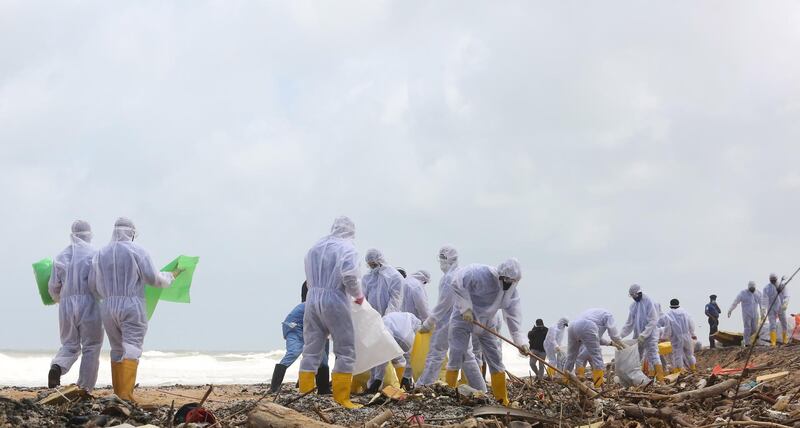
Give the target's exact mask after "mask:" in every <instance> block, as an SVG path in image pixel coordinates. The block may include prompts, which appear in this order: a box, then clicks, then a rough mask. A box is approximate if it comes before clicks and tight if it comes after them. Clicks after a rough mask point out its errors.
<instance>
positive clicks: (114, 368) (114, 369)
mask: <svg viewBox="0 0 800 428" xmlns="http://www.w3.org/2000/svg"><path fill="white" fill-rule="evenodd" d="M121 366H122V363H118V362H114V361H112V362H111V387H112V388H113V389H114V394H116V395H117V397H119V391H120V389H119V386H120V384H119V369H120V367H121Z"/></svg>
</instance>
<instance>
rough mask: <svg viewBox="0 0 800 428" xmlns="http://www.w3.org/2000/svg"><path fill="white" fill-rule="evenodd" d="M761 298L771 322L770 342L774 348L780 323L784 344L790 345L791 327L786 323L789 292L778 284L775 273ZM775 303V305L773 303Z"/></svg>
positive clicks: (782, 285)
mask: <svg viewBox="0 0 800 428" xmlns="http://www.w3.org/2000/svg"><path fill="white" fill-rule="evenodd" d="M773 282H774V283H773ZM761 298H762V302H761V306H762V307H763V308H764V311H765V312H766V314H767V319H768V320H769V334H770V341H772V344H773V346H774V345H775V343H776V341H777V334H778V321H780V323H781V333H782V334H783V343H784V344H788V343H789V342H788V340H789V331H788V329H789V325H788V324H787V322H786V310H787V309H788V308H789V290H787V289H786V286H785V285H784V284H782V283H778V276H777V275H775V274H774V273H773V274H772V275H770V282H769V283H767V285H765V286H764V290H763V291H762V293H761ZM773 301H775V303H774V304H773V303H772V302H773Z"/></svg>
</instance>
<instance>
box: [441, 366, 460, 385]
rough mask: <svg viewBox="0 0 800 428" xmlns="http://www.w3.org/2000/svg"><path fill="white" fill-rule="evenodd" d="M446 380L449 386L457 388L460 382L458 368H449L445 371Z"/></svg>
mask: <svg viewBox="0 0 800 428" xmlns="http://www.w3.org/2000/svg"><path fill="white" fill-rule="evenodd" d="M444 381H445V382H447V386H449V387H450V388H455V387H456V384H457V383H458V370H448V371H447V372H445V374H444Z"/></svg>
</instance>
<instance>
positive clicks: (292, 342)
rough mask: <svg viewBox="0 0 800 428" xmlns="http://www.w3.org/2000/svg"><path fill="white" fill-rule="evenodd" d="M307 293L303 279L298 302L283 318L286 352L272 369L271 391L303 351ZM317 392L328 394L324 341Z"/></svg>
mask: <svg viewBox="0 0 800 428" xmlns="http://www.w3.org/2000/svg"><path fill="white" fill-rule="evenodd" d="M307 294H308V284H307V283H306V282H305V281H303V288H302V289H301V291H300V302H301V303H300V304H299V305H297V306H295V307H294V309H292V311H291V312H289V315H287V316H286V319H284V320H283V323H282V328H283V338H284V339H285V340H286V354H284V356H283V359H282V360H281V362H279V363H278V364H275V369H274V370H272V382H270V387H269V390H270V392H272V393H276V392H278V389H279V388H280V386H281V384H282V383H283V377H284V375H285V374H286V369H288V368H289V366H291V365H292V363H294V362H295V361H296V360H297V358H298V357H300V354H302V353H303V315H304V314H305V311H306V295H307ZM316 383H317V393H319V394H330V393H331V386H330V385H331V383H330V369H329V368H328V343H327V342H326V343H325V356H324V358H322V363H321V364H320V366H319V369H318V370H317V375H316Z"/></svg>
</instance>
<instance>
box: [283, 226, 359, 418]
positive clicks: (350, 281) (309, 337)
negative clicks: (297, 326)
mask: <svg viewBox="0 0 800 428" xmlns="http://www.w3.org/2000/svg"><path fill="white" fill-rule="evenodd" d="M355 233H356V228H355V225H354V224H353V221H352V220H350V219H349V218H347V217H338V218H337V219H336V220H334V222H333V226H332V227H331V233H330V235H328V236H325V237H324V238H322V239H320V240H319V241H318V242H317V243H316V244H314V246H313V247H311V249H310V250H308V253H307V254H306V258H305V269H306V281H307V285H308V296H307V297H306V312H305V314H304V315H303V339H304V344H303V359H302V361H301V362H300V373H299V384H300V393H301V394H304V393H307V392H310V391H312V390H313V389H314V388H315V387H316V385H315V377H316V372H317V368H318V367H319V366H320V363H321V361H322V358H323V357H324V356H325V341H326V340H327V339H328V336H329V335H330V337H331V339H332V340H333V353H334V355H336V363H335V364H334V366H333V373H332V375H331V381H332V382H331V383H332V385H331V389H332V391H333V399H334V400H335V401H336V402H337V403H339V404H340V405H342V406H343V407H345V408H348V409H355V408H359V407H361V406H360V405H358V404H355V403H353V402H352V401H350V384H351V383H352V381H353V367H354V365H355V362H356V349H355V337H354V330H353V319H352V317H351V315H350V306H351V302H352V301H353V300H354V301H355V303H357V304H359V305H360V304H362V303H363V302H364V294H363V293H362V291H361V285H360V284H359V282H358V277H359V275H358V273H359V272H358V253H357V252H356V247H355V244H354V243H353V239H354V238H355Z"/></svg>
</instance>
